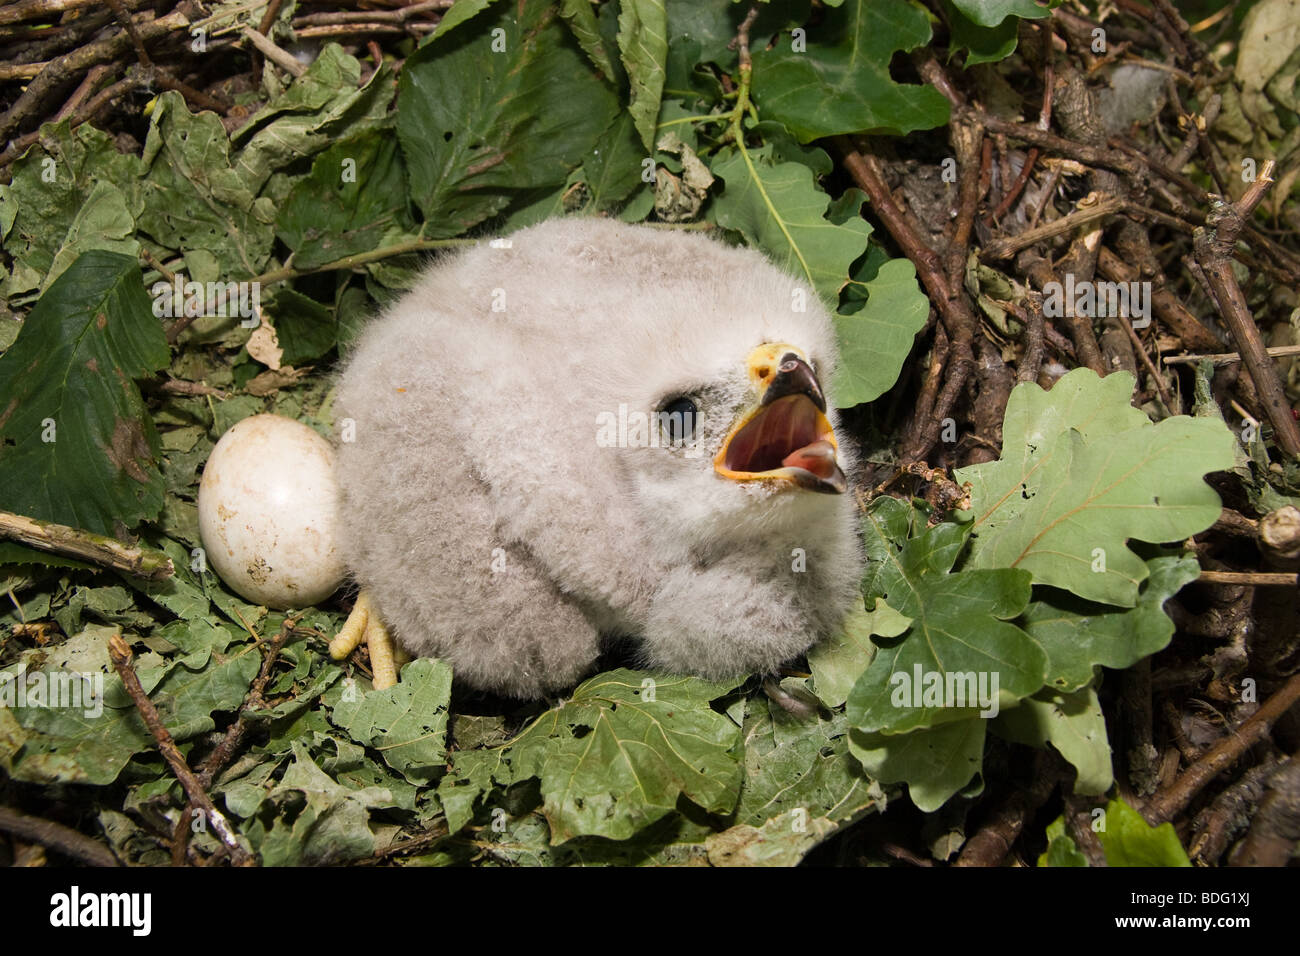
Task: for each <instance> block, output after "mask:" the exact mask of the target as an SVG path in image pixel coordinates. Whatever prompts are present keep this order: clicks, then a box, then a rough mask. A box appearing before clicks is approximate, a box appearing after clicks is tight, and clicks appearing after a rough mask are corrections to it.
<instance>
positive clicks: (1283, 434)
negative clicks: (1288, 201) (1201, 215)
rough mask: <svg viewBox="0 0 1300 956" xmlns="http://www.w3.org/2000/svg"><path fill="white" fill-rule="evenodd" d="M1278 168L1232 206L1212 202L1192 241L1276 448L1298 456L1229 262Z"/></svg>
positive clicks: (1291, 421) (1270, 366)
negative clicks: (1251, 382)
mask: <svg viewBox="0 0 1300 956" xmlns="http://www.w3.org/2000/svg"><path fill="white" fill-rule="evenodd" d="M1275 168H1276V163H1274V161H1273V160H1271V159H1270V160H1269V161H1268V162H1266V163H1265V164H1264V167H1263V169H1261V170H1260V174H1259V178H1258V179H1257V180H1256V181H1255V182H1254V183H1252V184H1251V186H1250V188H1249V189H1247V190H1246V193H1245V195H1243V196H1242V197H1241V199H1239V200H1238V201H1237V202H1236V203H1229V202H1227V201H1224V200H1218V201H1216V202H1214V203H1213V205H1212V209H1211V212H1210V215H1209V218H1208V219H1207V224H1208V226H1207V228H1206V229H1198V230H1197V232H1196V237H1195V239H1194V241H1193V249H1194V251H1195V255H1196V261H1197V262H1198V263H1199V264H1200V266H1201V268H1202V269H1203V270H1204V272H1205V279H1206V282H1207V283H1209V286H1210V289H1211V291H1212V292H1213V293H1214V298H1215V300H1216V304H1217V305H1218V307H1219V314H1220V315H1222V316H1223V319H1224V321H1225V322H1226V323H1227V326H1228V329H1229V330H1230V331H1231V332H1232V337H1233V340H1234V341H1235V342H1236V344H1237V351H1238V352H1240V353H1241V357H1242V362H1243V364H1244V365H1245V366H1246V370H1247V371H1248V372H1249V373H1250V378H1251V381H1253V382H1254V383H1255V391H1256V393H1258V395H1259V400H1260V402H1261V403H1262V404H1263V406H1264V412H1265V414H1267V415H1268V419H1269V421H1270V422H1272V424H1273V432H1274V435H1275V436H1276V439H1277V443H1278V445H1279V446H1280V447H1281V448H1282V450H1283V451H1285V452H1286V453H1287V454H1288V455H1291V456H1293V457H1300V425H1297V424H1296V420H1295V417H1294V416H1293V415H1292V414H1291V404H1290V402H1288V401H1287V397H1286V392H1285V390H1284V389H1283V387H1282V382H1281V379H1280V378H1279V377H1278V374H1277V366H1276V364H1274V362H1273V360H1272V359H1271V358H1269V356H1268V353H1267V352H1266V351H1265V348H1264V342H1263V339H1262V338H1261V337H1260V334H1259V327H1258V326H1257V325H1256V324H1255V319H1254V317H1253V316H1252V315H1251V313H1250V308H1249V306H1248V305H1247V304H1246V298H1245V296H1243V295H1242V293H1241V287H1240V286H1238V285H1237V279H1236V276H1234V275H1233V272H1232V265H1231V262H1230V260H1231V258H1232V251H1233V248H1234V246H1235V245H1236V243H1237V237H1238V236H1239V235H1240V234H1241V232H1242V229H1244V228H1245V226H1246V223H1247V221H1248V220H1249V217H1250V214H1251V213H1252V212H1253V211H1254V209H1255V207H1256V206H1257V205H1259V202H1260V201H1261V200H1262V199H1263V198H1264V194H1265V193H1267V192H1268V189H1269V187H1270V186H1271V185H1273V170H1274V169H1275Z"/></svg>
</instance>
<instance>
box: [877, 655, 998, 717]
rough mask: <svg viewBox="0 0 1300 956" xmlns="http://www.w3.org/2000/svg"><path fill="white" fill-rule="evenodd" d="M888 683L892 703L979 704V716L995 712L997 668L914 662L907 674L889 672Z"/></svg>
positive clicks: (954, 705)
mask: <svg viewBox="0 0 1300 956" xmlns="http://www.w3.org/2000/svg"><path fill="white" fill-rule="evenodd" d="M889 683H890V685H892V686H893V688H894V689H893V691H892V692H891V693H890V695H889V702H890V704H892V705H893V706H895V707H916V708H920V707H979V708H980V716H981V717H990V718H991V717H996V716H997V715H998V710H999V704H998V684H999V677H998V672H997V671H979V672H976V671H927V670H925V669H924V668H923V667H921V665H920V664H914V665H913V666H912V673H910V674H909V673H908V672H907V671H894V673H892V674H890V675H889Z"/></svg>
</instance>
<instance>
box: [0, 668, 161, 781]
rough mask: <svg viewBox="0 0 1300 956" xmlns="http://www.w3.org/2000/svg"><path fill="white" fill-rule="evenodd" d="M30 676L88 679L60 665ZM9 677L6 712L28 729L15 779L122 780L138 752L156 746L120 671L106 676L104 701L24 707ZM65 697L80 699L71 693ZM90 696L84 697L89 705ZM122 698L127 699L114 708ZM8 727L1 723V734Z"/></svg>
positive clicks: (1, 696) (1, 689)
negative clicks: (120, 676)
mask: <svg viewBox="0 0 1300 956" xmlns="http://www.w3.org/2000/svg"><path fill="white" fill-rule="evenodd" d="M30 674H33V675H36V676H35V679H36V680H40V681H45V682H46V686H49V682H50V681H51V680H54V679H57V680H59V681H63V682H66V683H70V682H80V681H81V679H82V675H80V674H73V673H69V672H67V671H59V670H54V669H51V670H46V671H42V672H40V674H37V673H36V672H34V671H33V672H30ZM7 677H8V675H6V677H5V678H0V702H3V704H4V706H0V713H5V714H11V715H12V716H13V719H14V720H15V721H16V722H17V724H18V725H20V727H21V729H22V733H21V737H20V738H17V739H20V740H21V743H22V749H21V750H20V751H18V756H17V757H16V758H13V760H12V766H11V771H10V772H11V773H12V775H13V778H14V779H15V780H23V781H27V782H29V783H89V784H97V785H100V786H104V785H107V784H110V783H112V782H113V781H114V780H116V779H117V776H118V774H120V773H121V772H122V768H123V767H125V766H126V764H127V762H128V761H129V760H130V759H131V758H132V757H133V756H135V755H136V754H137V753H140V752H141V751H143V750H145V749H146V748H148V747H150V746H152V744H153V738H152V737H151V736H150V735H149V732H148V731H147V730H145V727H144V722H143V721H142V720H141V719H140V716H139V714H137V713H136V711H135V708H134V706H132V704H131V702H130V699H129V698H127V697H126V691H125V690H124V689H123V688H122V682H121V681H120V680H119V679H118V678H117V676H116V675H112V676H109V677H105V678H104V683H103V689H104V698H103V700H102V701H100V702H99V704H95V705H89V706H82V707H69V706H59V707H51V706H44V705H36V706H19V703H20V701H19V699H18V698H17V696H16V693H17V687H16V684H15V683H14V682H13V681H10V680H7V679H6V678H7ZM22 679H24V678H19V680H22ZM83 686H84V685H83ZM8 695H14V696H12V697H10V696H8ZM47 699H48V698H47ZM62 699H63V700H64V701H65V702H71V701H72V700H74V698H72V697H71V696H68V697H64V698H62ZM86 700H87V698H85V697H83V698H82V702H83V704H84V703H85V701H86ZM118 702H124V703H122V705H121V706H109V704H110V703H118ZM3 728H4V725H3V724H0V734H2V733H3ZM16 733H17V732H15V731H13V730H12V728H11V730H10V732H9V734H8V736H9V737H10V739H15V737H16ZM0 746H3V744H0Z"/></svg>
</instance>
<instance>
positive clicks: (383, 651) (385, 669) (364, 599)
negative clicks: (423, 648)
mask: <svg viewBox="0 0 1300 956" xmlns="http://www.w3.org/2000/svg"><path fill="white" fill-rule="evenodd" d="M363 642H364V643H365V644H366V645H367V646H368V647H369V648H370V669H371V673H372V675H373V676H372V677H371V680H370V682H371V684H372V685H373V686H374V689H375V690H386V689H387V688H389V687H392V686H393V685H394V684H396V683H397V669H398V667H400V666H401V664H402V663H405V655H403V654H401V652H400V651H398V650H397V648H396V647H394V645H393V638H392V636H391V635H390V634H389V633H388V628H386V627H384V624H383V622H382V621H381V620H380V619H379V615H378V614H376V613H375V612H374V608H373V607H372V606H371V604H370V595H368V594H367V593H366V592H365V591H362V592H361V593H360V594H358V595H357V602H356V604H354V605H353V607H352V613H351V614H349V615H348V619H347V620H346V621H344V622H343V626H342V627H341V628H339V632H338V634H337V635H335V637H334V640H332V641H330V657H332V658H334V660H336V661H341V660H343V658H345V657H347V656H348V655H349V654H351V653H352V652H353V651H355V650H356V649H357V648H358V647H359V646H360V645H361V644H362V643H363ZM399 658H401V659H400V660H399Z"/></svg>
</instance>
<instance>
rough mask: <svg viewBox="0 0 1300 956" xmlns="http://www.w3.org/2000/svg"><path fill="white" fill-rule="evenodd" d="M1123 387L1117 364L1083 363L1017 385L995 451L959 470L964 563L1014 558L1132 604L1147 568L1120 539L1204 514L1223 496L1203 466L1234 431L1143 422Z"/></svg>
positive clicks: (1057, 579)
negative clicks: (1047, 379)
mask: <svg viewBox="0 0 1300 956" xmlns="http://www.w3.org/2000/svg"><path fill="white" fill-rule="evenodd" d="M1063 386H1064V387H1063ZM1132 388H1133V376H1132V375H1130V374H1129V373H1127V372H1116V373H1114V374H1112V375H1109V376H1107V377H1106V378H1105V379H1102V378H1099V377H1098V376H1097V375H1096V374H1095V373H1094V372H1092V371H1090V370H1088V369H1075V370H1074V371H1073V372H1070V373H1069V374H1068V375H1066V376H1065V377H1064V378H1062V379H1061V381H1060V382H1058V383H1057V385H1056V387H1055V388H1053V389H1052V391H1051V392H1044V391H1043V390H1042V389H1040V388H1039V387H1038V386H1037V385H1033V384H1029V383H1025V384H1022V385H1018V386H1017V387H1016V388H1015V390H1014V391H1013V392H1012V393H1011V399H1010V401H1009V402H1008V404H1007V413H1006V418H1005V423H1004V425H1003V435H1004V438H1003V447H1004V449H1006V452H1005V457H1004V458H1003V459H1002V460H1000V461H996V462H989V463H987V464H983V465H972V466H970V467H968V468H962V469H959V470H958V471H957V480H958V481H962V482H965V481H969V482H971V485H972V493H971V511H972V514H973V516H974V532H973V534H972V544H971V552H970V557H969V560H968V561H967V564H966V567H968V568H985V569H993V568H1022V569H1024V570H1026V571H1029V572H1031V573H1032V574H1033V578H1034V583H1036V584H1050V585H1052V586H1053V587H1059V588H1064V589H1066V590H1069V591H1072V592H1073V593H1075V594H1077V595H1079V596H1080V597H1082V598H1086V599H1087V600H1090V601H1098V602H1102V603H1106V604H1115V605H1119V606H1121V607H1133V606H1135V605H1136V604H1137V600H1138V588H1139V585H1140V584H1141V582H1142V581H1143V580H1144V579H1145V578H1146V576H1147V574H1148V573H1149V572H1148V569H1147V566H1146V564H1145V563H1144V562H1143V561H1142V559H1141V558H1139V557H1138V556H1137V555H1136V554H1135V553H1134V552H1133V551H1132V550H1130V549H1129V547H1128V543H1127V542H1128V541H1129V540H1130V539H1135V540H1138V541H1149V542H1156V543H1159V542H1166V541H1179V540H1182V539H1184V538H1187V537H1188V536H1190V535H1193V534H1196V533H1197V532H1198V531H1203V530H1205V529H1206V528H1208V527H1209V526H1210V525H1211V524H1213V523H1214V520H1215V519H1216V518H1217V517H1218V516H1219V512H1220V510H1221V507H1222V505H1221V502H1220V501H1219V496H1218V494H1217V493H1216V492H1215V491H1214V489H1213V488H1211V487H1210V486H1209V485H1207V484H1206V483H1205V481H1204V480H1203V478H1202V476H1203V475H1205V474H1206V473H1208V472H1211V471H1218V470H1220V469H1227V468H1231V467H1232V465H1233V455H1232V450H1233V445H1234V439H1233V436H1232V434H1231V433H1230V432H1229V431H1228V429H1227V428H1226V427H1225V426H1224V424H1223V422H1221V421H1218V420H1215V419H1209V418H1187V417H1185V416H1177V417H1174V418H1168V419H1165V420H1164V421H1162V422H1160V423H1159V424H1158V425H1152V424H1151V423H1150V422H1149V421H1147V419H1146V416H1144V415H1142V414H1141V413H1140V412H1136V410H1135V409H1132V408H1131V407H1130V406H1129V404H1128V396H1129V395H1130V394H1131V391H1132ZM1058 393H1059V394H1058ZM1138 419H1140V421H1139V420H1138Z"/></svg>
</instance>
